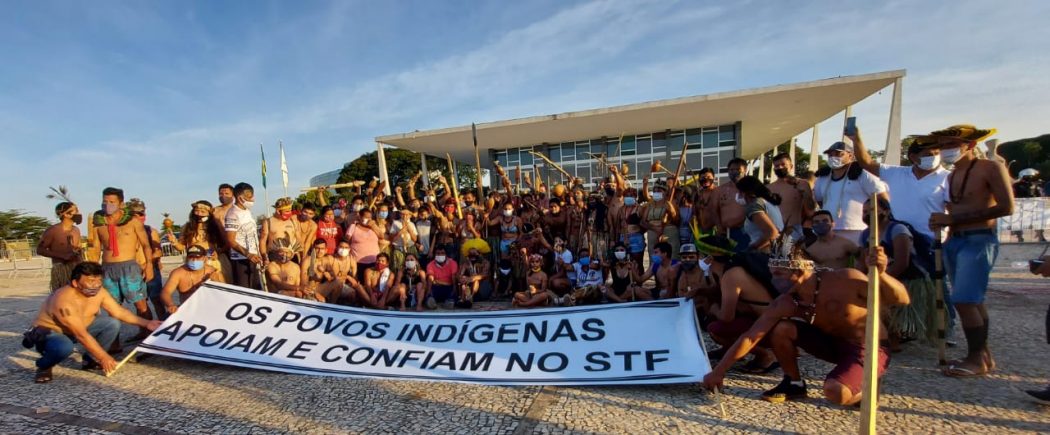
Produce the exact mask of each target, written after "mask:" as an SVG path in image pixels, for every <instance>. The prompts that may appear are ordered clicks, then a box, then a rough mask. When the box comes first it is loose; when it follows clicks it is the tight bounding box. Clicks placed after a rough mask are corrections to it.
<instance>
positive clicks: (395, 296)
mask: <svg viewBox="0 0 1050 435" xmlns="http://www.w3.org/2000/svg"><path fill="white" fill-rule="evenodd" d="M396 279H397V274H396V273H394V271H393V270H391V269H390V256H389V255H387V254H386V253H385V252H380V253H379V255H376V265H375V266H374V267H372V268H371V269H368V270H366V271H365V288H366V289H367V290H368V292H369V295H370V296H371V303H370V305H372V306H373V307H375V308H378V309H384V308H386V307H388V306H389V307H393V306H394V304H400V305H399V306H400V308H401V310H402V311H404V309H405V301H406V300H407V298H408V294H407V293H406V292H405V291H404V290H405V288H404V287H400V286H396V285H395V284H396V281H395V280H396Z"/></svg>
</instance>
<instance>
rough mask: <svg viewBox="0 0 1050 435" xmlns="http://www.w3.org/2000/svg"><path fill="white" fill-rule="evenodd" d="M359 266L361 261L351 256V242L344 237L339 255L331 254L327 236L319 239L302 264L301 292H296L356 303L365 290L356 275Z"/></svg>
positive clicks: (329, 299) (338, 247)
mask: <svg viewBox="0 0 1050 435" xmlns="http://www.w3.org/2000/svg"><path fill="white" fill-rule="evenodd" d="M356 268H357V264H356V263H355V262H354V259H353V258H352V257H351V256H350V243H349V242H347V241H345V240H342V241H340V242H339V244H338V245H337V247H336V255H335V256H331V255H328V244H327V243H326V242H325V241H324V239H316V240H314V246H313V250H311V251H310V255H309V256H307V257H306V258H304V259H303V265H302V267H301V268H300V274H301V275H300V277H299V282H300V283H301V284H302V285H301V287H300V288H299V289H298V290H297V291H298V292H299V293H300V294H299V295H292V296H296V297H310V298H313V299H315V300H320V299H317V298H316V297H313V296H309V295H317V296H319V297H321V298H324V301H325V302H328V303H330V304H338V303H352V302H353V301H355V300H357V299H358V298H357V297H356V296H357V294H358V293H360V294H362V295H363V294H364V290H363V289H362V288H361V285H360V283H359V282H358V281H357V279H355V278H354V273H355V271H356ZM304 295H307V296H304ZM344 300H345V301H344Z"/></svg>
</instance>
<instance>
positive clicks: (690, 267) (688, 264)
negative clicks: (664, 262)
mask: <svg viewBox="0 0 1050 435" xmlns="http://www.w3.org/2000/svg"><path fill="white" fill-rule="evenodd" d="M682 268H683V269H685V270H693V269H695V268H696V262H695V261H686V260H682Z"/></svg>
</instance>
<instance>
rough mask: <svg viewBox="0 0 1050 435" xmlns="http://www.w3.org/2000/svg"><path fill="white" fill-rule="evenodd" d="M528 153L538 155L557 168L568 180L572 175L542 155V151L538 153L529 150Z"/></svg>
mask: <svg viewBox="0 0 1050 435" xmlns="http://www.w3.org/2000/svg"><path fill="white" fill-rule="evenodd" d="M529 153H530V154H532V155H534V156H536V157H539V158H540V159H542V160H543V161H545V162H547V164H548V165H551V167H553V168H554V169H557V170H558V172H561V173H562V174H563V175H565V178H568V179H570V180H571V179H572V175H569V173H568V172H566V171H565V169H563V168H562V167H561V166H560V165H558V164H557V163H554V162H553V161H551V159H548V158H547V156H545V155H543V153H538V152H535V151H529Z"/></svg>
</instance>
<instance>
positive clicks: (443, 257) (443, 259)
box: [434, 255, 446, 263]
mask: <svg viewBox="0 0 1050 435" xmlns="http://www.w3.org/2000/svg"><path fill="white" fill-rule="evenodd" d="M445 258H446V257H445V256H444V255H438V256H435V257H434V261H436V262H438V263H444V262H445Z"/></svg>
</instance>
